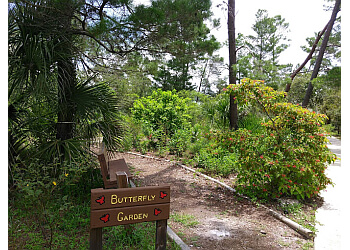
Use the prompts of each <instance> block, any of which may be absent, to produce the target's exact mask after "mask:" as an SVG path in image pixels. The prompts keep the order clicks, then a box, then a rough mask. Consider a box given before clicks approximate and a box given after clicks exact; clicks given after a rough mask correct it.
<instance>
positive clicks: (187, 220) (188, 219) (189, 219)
mask: <svg viewBox="0 0 350 250" xmlns="http://www.w3.org/2000/svg"><path fill="white" fill-rule="evenodd" d="M170 219H172V220H173V221H175V222H179V223H181V224H182V225H184V226H185V227H195V226H197V225H198V224H199V222H198V221H197V220H196V217H195V216H193V215H190V214H179V213H173V214H171V215H170Z"/></svg>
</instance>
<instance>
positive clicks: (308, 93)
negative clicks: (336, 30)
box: [302, 0, 340, 108]
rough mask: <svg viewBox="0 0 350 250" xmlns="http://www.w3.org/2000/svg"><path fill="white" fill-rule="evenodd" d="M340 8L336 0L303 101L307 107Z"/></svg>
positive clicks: (338, 0)
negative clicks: (313, 81) (313, 80)
mask: <svg viewBox="0 0 350 250" xmlns="http://www.w3.org/2000/svg"><path fill="white" fill-rule="evenodd" d="M339 9H340V0H336V2H335V5H334V8H333V12H332V16H331V19H330V20H329V23H328V27H327V30H326V33H325V35H324V38H323V41H322V44H321V48H320V52H319V53H318V56H317V60H316V64H315V67H314V70H313V71H312V75H311V78H310V82H309V85H308V87H307V90H306V94H305V97H304V100H303V103H302V106H303V107H304V108H306V107H307V105H308V104H309V101H310V97H311V94H312V90H313V86H312V83H311V81H312V79H314V78H316V77H317V74H318V71H319V69H320V66H321V63H322V59H323V54H324V52H325V50H326V48H327V43H328V39H329V36H330V34H331V32H332V28H333V24H334V22H335V19H336V18H337V13H338V11H339Z"/></svg>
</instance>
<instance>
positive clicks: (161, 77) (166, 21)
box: [139, 0, 220, 90]
mask: <svg viewBox="0 0 350 250" xmlns="http://www.w3.org/2000/svg"><path fill="white" fill-rule="evenodd" d="M151 7H152V8H154V10H156V11H157V12H158V13H162V15H161V17H160V18H158V21H157V23H158V25H159V27H161V28H160V29H158V32H159V34H161V35H162V36H164V37H168V38H169V39H162V40H159V44H160V45H161V46H162V47H163V48H165V50H164V52H165V54H164V56H163V58H162V59H163V60H162V61H163V63H162V62H161V63H160V67H159V70H158V74H157V75H156V76H155V80H156V81H157V83H158V86H159V87H161V88H162V89H163V90H171V89H176V90H182V89H193V88H194V86H193V82H192V81H191V79H192V77H193V75H194V72H195V71H196V70H198V67H197V65H198V64H200V62H203V61H205V60H206V57H208V56H211V55H212V54H213V52H214V51H215V50H217V49H219V47H220V43H219V42H217V41H216V39H215V37H214V36H212V35H209V34H210V29H209V28H208V27H207V25H206V23H205V22H206V21H209V18H210V17H211V15H212V13H211V12H210V7H211V1H210V0H159V1H154V2H152V6H151ZM144 8H146V7H144ZM139 10H140V12H142V7H141V6H140V7H139ZM143 18H144V17H143ZM141 20H142V19H141Z"/></svg>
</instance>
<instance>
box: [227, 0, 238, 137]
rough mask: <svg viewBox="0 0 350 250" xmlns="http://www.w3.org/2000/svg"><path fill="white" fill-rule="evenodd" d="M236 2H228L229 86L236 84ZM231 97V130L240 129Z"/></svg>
mask: <svg viewBox="0 0 350 250" xmlns="http://www.w3.org/2000/svg"><path fill="white" fill-rule="evenodd" d="M235 11H236V9H235V0H229V1H228V22H227V25H228V44H229V45H228V48H229V84H236V69H235V66H236V63H237V58H236V35H235ZM234 98H235V97H234V96H233V95H230V129H231V130H233V129H237V128H238V112H237V103H235V100H234Z"/></svg>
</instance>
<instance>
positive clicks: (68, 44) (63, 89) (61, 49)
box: [56, 0, 76, 141]
mask: <svg viewBox="0 0 350 250" xmlns="http://www.w3.org/2000/svg"><path fill="white" fill-rule="evenodd" d="M57 8H58V9H60V10H61V12H60V22H59V23H58V24H57V25H58V26H59V27H57V28H60V29H61V30H63V31H64V32H63V34H62V35H61V36H60V37H59V39H58V43H57V82H58V88H57V91H58V92H57V97H58V98H57V99H58V113H57V126H56V138H57V139H59V140H62V141H63V140H67V139H71V138H73V137H74V134H73V133H74V127H75V125H74V115H75V112H76V111H75V110H76V107H75V104H74V102H73V100H72V94H73V91H74V89H75V86H76V69H75V63H74V59H73V58H74V49H73V36H72V27H71V22H72V19H73V12H74V9H73V6H72V3H71V1H70V0H65V1H62V2H60V3H59V5H58V6H57Z"/></svg>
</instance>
